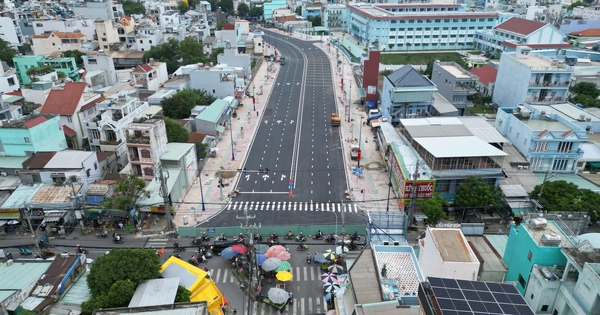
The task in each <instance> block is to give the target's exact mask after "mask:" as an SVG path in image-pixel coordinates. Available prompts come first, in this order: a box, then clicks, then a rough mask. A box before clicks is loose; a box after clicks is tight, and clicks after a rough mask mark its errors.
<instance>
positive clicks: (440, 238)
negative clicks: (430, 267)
mask: <svg viewBox="0 0 600 315" xmlns="http://www.w3.org/2000/svg"><path fill="white" fill-rule="evenodd" d="M430 230H431V234H432V235H433V238H434V241H435V242H436V243H437V248H438V249H439V253H440V255H441V256H442V260H444V261H445V262H473V257H471V253H470V252H469V249H468V246H469V245H468V244H467V243H465V238H464V236H463V235H462V233H461V231H460V230H459V229H445V228H443V229H430Z"/></svg>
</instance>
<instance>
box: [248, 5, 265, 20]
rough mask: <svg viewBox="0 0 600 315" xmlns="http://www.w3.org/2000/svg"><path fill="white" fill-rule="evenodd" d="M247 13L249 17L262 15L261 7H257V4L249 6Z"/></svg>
mask: <svg viewBox="0 0 600 315" xmlns="http://www.w3.org/2000/svg"><path fill="white" fill-rule="evenodd" d="M248 15H249V16H251V17H255V18H258V17H261V16H263V7H262V6H261V7H259V6H253V7H251V8H250V11H249V12H248Z"/></svg>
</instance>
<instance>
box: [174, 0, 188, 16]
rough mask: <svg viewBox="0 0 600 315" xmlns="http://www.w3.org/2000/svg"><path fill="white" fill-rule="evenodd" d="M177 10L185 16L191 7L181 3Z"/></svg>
mask: <svg viewBox="0 0 600 315" xmlns="http://www.w3.org/2000/svg"><path fill="white" fill-rule="evenodd" d="M177 10H179V13H181V14H184V13H185V12H187V11H189V10H190V7H189V6H188V4H187V3H185V2H183V1H181V2H179V3H178V4H177Z"/></svg>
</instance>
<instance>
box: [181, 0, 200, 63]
mask: <svg viewBox="0 0 600 315" xmlns="http://www.w3.org/2000/svg"><path fill="white" fill-rule="evenodd" d="M180 3H183V2H180ZM177 57H179V58H180V59H182V61H183V64H186V65H189V64H193V63H204V62H206V58H205V57H204V47H203V45H202V43H200V42H198V41H197V40H195V39H194V38H192V37H188V38H186V39H185V40H183V41H182V42H180V43H179V49H178V50H177Z"/></svg>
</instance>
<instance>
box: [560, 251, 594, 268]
mask: <svg viewBox="0 0 600 315" xmlns="http://www.w3.org/2000/svg"><path fill="white" fill-rule="evenodd" d="M582 249H583V248H582ZM562 251H563V253H565V254H566V255H568V256H569V257H571V259H572V260H573V261H574V262H575V263H576V264H577V265H578V266H579V269H581V268H583V265H584V264H585V263H589V264H597V263H600V250H598V249H588V250H580V249H579V248H573V247H572V248H563V249H562Z"/></svg>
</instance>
